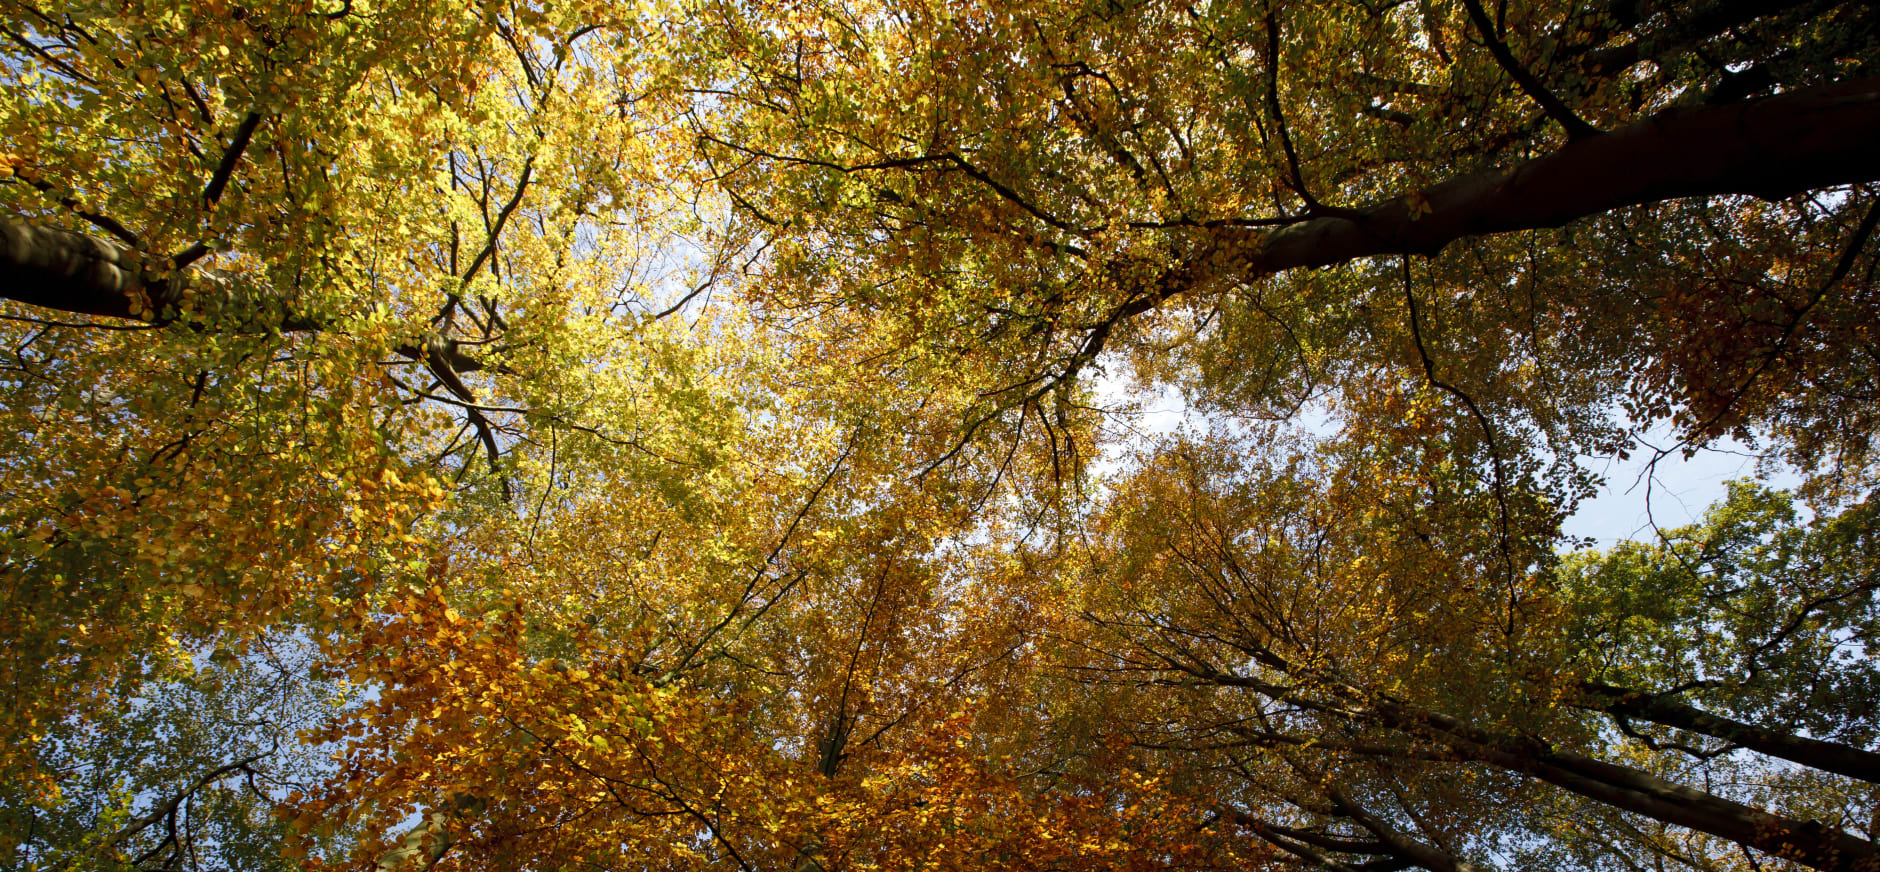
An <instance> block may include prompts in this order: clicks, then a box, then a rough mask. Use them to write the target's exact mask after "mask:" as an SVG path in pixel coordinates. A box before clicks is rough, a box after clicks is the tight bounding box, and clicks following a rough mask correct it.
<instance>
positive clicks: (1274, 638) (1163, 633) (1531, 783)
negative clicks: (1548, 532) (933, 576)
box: [1078, 445, 1880, 869]
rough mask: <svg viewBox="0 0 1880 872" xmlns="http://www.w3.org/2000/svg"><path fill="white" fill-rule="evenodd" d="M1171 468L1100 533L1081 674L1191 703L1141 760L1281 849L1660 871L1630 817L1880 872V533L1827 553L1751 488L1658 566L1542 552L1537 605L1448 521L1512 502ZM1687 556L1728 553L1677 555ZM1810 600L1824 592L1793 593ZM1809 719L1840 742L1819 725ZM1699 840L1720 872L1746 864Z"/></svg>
mask: <svg viewBox="0 0 1880 872" xmlns="http://www.w3.org/2000/svg"><path fill="white" fill-rule="evenodd" d="M1242 450H1244V448H1243V449H1242ZM1332 459H1333V458H1326V461H1331V460H1332ZM1294 462H1295V463H1300V461H1294ZM1160 463H1161V466H1162V468H1159V469H1153V468H1152V469H1147V470H1145V471H1144V472H1143V473H1142V474H1141V475H1140V476H1139V479H1138V482H1133V483H1132V486H1131V488H1130V490H1129V493H1128V496H1127V497H1126V498H1124V499H1122V500H1119V501H1118V502H1117V504H1116V508H1117V511H1118V515H1117V517H1116V518H1115V520H1114V521H1111V522H1109V523H1107V524H1105V525H1103V526H1102V527H1101V528H1100V529H1101V537H1100V538H1099V539H1098V540H1097V541H1098V543H1099V544H1098V545H1097V548H1096V549H1095V552H1096V553H1094V554H1093V555H1091V557H1090V558H1088V563H1087V564H1086V565H1087V566H1089V567H1090V569H1088V570H1086V572H1087V574H1088V581H1087V582H1086V590H1087V591H1088V592H1087V593H1085V594H1084V595H1083V596H1084V600H1083V601H1084V603H1085V608H1086V609H1087V610H1088V614H1089V616H1090V621H1091V625H1092V627H1093V629H1094V631H1095V632H1096V633H1097V634H1098V635H1097V637H1096V638H1095V639H1091V640H1078V641H1079V648H1080V649H1081V650H1086V651H1089V652H1092V653H1091V654H1088V655H1086V656H1083V657H1080V658H1079V661H1078V662H1079V663H1080V664H1081V665H1080V668H1081V669H1082V670H1083V671H1084V672H1085V673H1086V674H1089V675H1091V676H1093V677H1094V678H1095V679H1097V680H1101V681H1105V682H1122V683H1125V684H1132V683H1133V684H1141V685H1144V686H1149V687H1167V688H1169V690H1149V691H1143V692H1142V694H1143V695H1144V696H1146V697H1147V699H1139V700H1138V701H1136V702H1134V703H1133V704H1131V705H1130V706H1129V709H1130V710H1131V711H1135V712H1139V713H1141V714H1139V715H1137V717H1136V718H1135V720H1134V724H1133V726H1131V727H1129V729H1130V730H1131V732H1132V733H1133V735H1134V736H1135V737H1136V738H1135V741H1137V742H1139V743H1140V744H1143V745H1144V746H1146V747H1152V748H1156V749H1158V750H1159V751H1160V752H1161V753H1163V754H1165V755H1168V756H1170V757H1172V758H1174V762H1172V763H1170V764H1168V765H1174V766H1180V767H1184V768H1194V769H1198V770H1199V772H1198V774H1197V776H1196V777H1197V778H1199V779H1202V780H1201V784H1203V785H1207V787H1205V788H1204V789H1205V790H1207V791H1208V795H1212V796H1214V797H1216V801H1217V802H1218V803H1219V804H1220V805H1221V807H1222V813H1223V814H1224V815H1227V816H1228V818H1229V819H1230V820H1233V821H1235V822H1238V823H1241V824H1243V825H1246V826H1248V827H1249V828H1250V829H1252V830H1253V832H1254V833H1256V834H1257V835H1259V836H1261V837H1262V838H1265V839H1267V840H1269V841H1271V842H1273V843H1274V844H1275V845H1278V846H1280V847H1282V848H1284V849H1287V850H1292V851H1294V852H1295V853H1297V854H1299V855H1300V856H1302V857H1307V858H1310V857H1313V856H1314V855H1315V854H1328V853H1329V854H1331V855H1333V856H1338V855H1354V854H1355V855H1359V856H1364V855H1376V856H1380V857H1383V858H1387V859H1388V858H1394V859H1395V860H1398V861H1402V862H1406V863H1409V864H1411V865H1415V866H1418V867H1423V868H1465V867H1466V866H1467V865H1468V863H1469V862H1470V861H1474V862H1477V863H1480V862H1483V861H1484V859H1485V858H1486V857H1489V856H1494V855H1496V854H1501V853H1504V852H1507V851H1509V850H1510V849H1509V847H1508V846H1507V845H1505V844H1496V842H1495V841H1494V840H1495V839H1511V840H1514V841H1519V840H1520V838H1522V837H1521V836H1519V835H1518V834H1520V833H1522V832H1523V831H1526V832H1527V833H1528V835H1527V836H1526V838H1529V839H1532V838H1535V837H1541V838H1546V837H1549V836H1553V837H1560V836H1566V837H1568V838H1570V839H1572V840H1573V843H1575V844H1577V843H1580V842H1581V841H1582V840H1587V839H1588V838H1589V834H1593V833H1600V834H1602V835H1604V836H1605V837H1606V838H1608V839H1611V840H1612V841H1613V842H1615V843H1617V845H1618V847H1617V848H1616V849H1613V853H1618V854H1621V855H1623V854H1626V853H1632V854H1635V855H1649V853H1650V852H1652V851H1653V850H1658V849H1657V848H1655V847H1654V844H1653V842H1652V840H1651V839H1648V838H1645V837H1644V836H1641V835H1637V834H1636V832H1634V833H1633V834H1627V829H1634V830H1635V828H1636V826H1637V825H1636V824H1628V825H1626V828H1621V829H1617V833H1618V834H1619V835H1616V836H1615V835H1612V834H1613V833H1614V832H1615V828H1614V826H1613V825H1612V824H1611V823H1610V822H1609V820H1608V818H1609V817H1610V816H1611V815H1610V812H1611V811H1614V810H1617V811H1623V812H1626V813H1629V815H1631V816H1635V817H1634V818H1633V820H1639V819H1643V820H1644V821H1646V822H1648V823H1657V824H1660V825H1662V824H1669V825H1673V826H1676V827H1681V828H1688V829H1689V830H1693V831H1696V832H1697V833H1701V834H1708V835H1710V836H1715V837H1718V838H1720V839H1722V840H1726V841H1727V842H1735V843H1737V844H1740V845H1743V846H1745V847H1753V848H1757V849H1759V850H1761V851H1763V852H1766V853H1767V854H1768V855H1771V856H1775V857H1780V858H1786V859H1789V860H1793V861H1796V862H1798V863H1800V864H1802V865H1805V866H1809V867H1813V868H1824V869H1861V868H1868V867H1870V866H1871V865H1872V864H1873V863H1874V862H1875V860H1874V857H1875V856H1876V849H1875V848H1874V846H1873V844H1872V843H1871V842H1870V841H1868V840H1867V839H1863V838H1859V837H1857V836H1855V835H1853V834H1852V833H1850V832H1849V830H1853V831H1856V832H1860V831H1866V834H1867V836H1868V838H1871V828H1870V826H1869V824H1868V820H1867V815H1868V813H1869V812H1870V810H1871V808H1870V803H1871V801H1872V796H1873V791H1874V785H1875V784H1876V783H1880V782H1876V779H1880V766H1876V765H1875V764H1876V763H1880V757H1877V756H1876V755H1875V754H1874V753H1873V752H1872V751H1870V750H1867V748H1868V747H1869V746H1870V745H1871V738H1870V736H1869V734H1868V733H1867V732H1865V730H1866V729H1867V728H1865V727H1863V726H1862V724H1863V723H1864V720H1865V715H1864V714H1862V712H1864V710H1865V709H1866V707H1867V703H1866V700H1867V696H1866V695H1864V694H1863V693H1862V692H1861V688H1863V687H1864V686H1865V683H1866V681H1867V680H1869V679H1868V676H1867V672H1868V664H1867V662H1866V661H1865V659H1864V656H1863V655H1861V654H1859V653H1855V652H1853V651H1851V650H1850V647H1859V646H1862V645H1864V642H1863V641H1862V640H1864V639H1866V638H1868V637H1870V636H1871V633H1872V631H1871V629H1870V628H1868V624H1869V623H1870V622H1871V620H1872V618H1873V615H1874V610H1875V607H1876V601H1875V598H1874V596H1873V567H1872V554H1871V549H1867V548H1862V547H1860V546H1859V545H1857V544H1854V543H1857V542H1858V541H1860V539H1861V538H1862V537H1864V536H1866V535H1870V534H1869V533H1867V532H1863V531H1865V530H1866V529H1867V527H1868V526H1869V525H1870V523H1871V522H1870V520H1869V512H1868V511H1867V507H1866V506H1864V505H1863V506H1862V507H1860V508H1858V509H1853V510H1850V511H1848V512H1846V513H1843V514H1841V515H1839V516H1836V517H1834V518H1833V519H1825V518H1824V519H1820V520H1818V521H1817V522H1816V524H1815V525H1813V528H1812V529H1810V530H1808V531H1807V532H1806V533H1804V532H1803V531H1801V530H1798V529H1796V528H1794V527H1793V526H1791V524H1792V520H1789V521H1787V522H1785V518H1784V517H1783V514H1782V512H1781V508H1782V507H1783V505H1784V504H1783V503H1781V502H1779V501H1778V500H1776V499H1775V498H1773V497H1771V496H1770V495H1769V494H1767V493H1766V492H1757V491H1752V490H1749V489H1746V488H1739V489H1738V490H1737V491H1736V493H1735V494H1734V495H1733V498H1732V500H1731V501H1730V502H1729V503H1727V504H1724V505H1720V506H1719V507H1717V508H1716V509H1714V510H1713V512H1712V514H1711V516H1710V518H1709V519H1708V521H1707V523H1706V524H1705V525H1704V527H1703V528H1702V529H1701V530H1700V529H1691V530H1680V531H1673V532H1672V533H1671V534H1670V537H1671V542H1672V544H1671V545H1668V546H1666V547H1665V551H1664V552H1661V553H1662V556H1660V557H1658V559H1656V560H1652V559H1650V558H1647V559H1645V560H1640V559H1639V558H1640V557H1642V556H1643V554H1642V553H1641V552H1644V551H1645V549H1643V548H1639V547H1637V546H1622V547H1621V549H1620V550H1619V551H1617V552H1615V553H1614V554H1612V555H1609V556H1605V557H1603V558H1597V559H1595V558H1590V557H1588V556H1584V555H1582V556H1580V557H1579V558H1578V559H1577V560H1576V561H1575V562H1573V563H1571V564H1569V566H1568V567H1566V568H1565V569H1564V571H1562V570H1561V568H1559V567H1557V566H1556V565H1554V564H1555V561H1552V560H1550V559H1548V558H1547V557H1545V556H1544V555H1537V556H1534V557H1532V558H1530V560H1529V561H1528V565H1530V566H1532V567H1533V568H1532V569H1530V570H1528V571H1527V572H1524V573H1523V574H1522V575H1521V576H1517V577H1515V578H1512V579H1510V578H1508V577H1506V576H1503V575H1501V573H1500V569H1501V566H1500V563H1501V561H1500V555H1498V554H1496V553H1495V550H1496V549H1495V544H1494V542H1493V537H1492V536H1491V537H1481V536H1480V535H1479V534H1478V535H1477V536H1476V537H1475V541H1473V542H1471V541H1470V539H1469V538H1468V537H1465V536H1460V535H1457V533H1456V531H1455V528H1454V525H1453V524H1449V523H1444V522H1443V520H1442V518H1441V515H1442V514H1443V513H1445V512H1447V511H1453V510H1454V509H1455V506H1456V504H1457V503H1464V502H1466V501H1467V500H1468V498H1469V497H1471V496H1473V498H1474V500H1475V501H1477V503H1478V505H1479V504H1480V501H1482V500H1484V499H1485V498H1486V495H1485V494H1482V493H1480V492H1477V493H1476V494H1473V495H1471V494H1468V493H1467V492H1466V491H1464V492H1463V493H1460V494H1456V493H1453V492H1451V493H1443V491H1445V490H1447V489H1448V488H1450V487H1453V486H1454V482H1453V481H1444V480H1443V473H1442V472H1441V471H1440V470H1432V469H1430V468H1429V467H1420V466H1419V464H1417V463H1415V462H1414V461H1409V462H1405V463H1399V464H1394V465H1393V466H1391V467H1390V468H1389V470H1388V473H1389V474H1392V475H1407V476H1410V477H1411V478H1410V483H1409V484H1408V485H1405V484H1396V485H1393V484H1391V483H1388V482H1379V481H1377V480H1376V479H1374V478H1372V477H1371V476H1373V475H1376V474H1378V473H1379V472H1383V470H1377V469H1376V468H1375V467H1371V468H1367V467H1366V466H1363V465H1357V464H1352V465H1349V466H1347V465H1344V464H1337V463H1332V462H1322V464H1321V465H1320V466H1318V467H1317V468H1316V469H1303V468H1300V467H1298V466H1294V467H1282V468H1274V467H1271V466H1267V465H1265V464H1258V463H1254V464H1249V463H1245V462H1242V461H1241V460H1239V458H1238V457H1237V456H1236V454H1235V453H1232V452H1230V451H1228V450H1224V446H1205V445H1201V446H1179V447H1176V448H1175V449H1173V450H1171V451H1170V452H1169V453H1168V454H1167V455H1166V456H1165V457H1164V458H1162V459H1161V460H1160ZM1314 480H1322V482H1323V483H1320V484H1306V483H1304V482H1309V481H1314ZM1426 488H1431V489H1435V490H1437V491H1438V493H1439V494H1441V496H1438V497H1436V498H1434V499H1432V498H1431V497H1428V496H1426V495H1425V493H1420V491H1425V489H1426ZM1457 497H1461V499H1458V498H1457ZM1687 542H1688V543H1692V546H1693V551H1694V550H1695V549H1699V548H1701V549H1702V551H1701V553H1702V555H1703V556H1702V557H1701V558H1694V555H1693V551H1685V553H1684V554H1683V555H1678V554H1677V552H1678V551H1684V550H1685V549H1684V548H1683V547H1682V546H1683V545H1684V544H1685V543H1687ZM1698 543H1701V544H1698ZM1777 552H1780V553H1781V554H1782V556H1781V557H1776V556H1775V555H1776V553H1777ZM1646 553H1649V552H1646ZM1680 556H1682V557H1683V559H1682V560H1680ZM1642 566H1652V567H1653V568H1654V569H1655V570H1656V571H1658V572H1663V573H1666V574H1667V575H1670V576H1679V577H1680V578H1679V580H1680V581H1682V582H1683V589H1684V590H1687V591H1689V593H1685V594H1682V595H1681V594H1680V593H1679V587H1678V586H1675V585H1673V584H1671V583H1669V580H1668V579H1666V578H1664V577H1662V576H1661V577H1659V578H1657V579H1652V580H1647V577H1645V576H1644V575H1643V573H1642V572H1641V571H1640V570H1641V568H1642ZM1646 571H1650V570H1646ZM1798 577H1805V578H1806V581H1802V582H1799V584H1798ZM1784 584H1797V585H1798V586H1800V587H1803V588H1805V589H1806V590H1807V591H1808V593H1807V594H1802V593H1800V592H1790V593H1788V594H1776V593H1774V592H1773V591H1774V589H1775V588H1777V587H1780V586H1782V585H1784ZM1695 585H1702V586H1703V587H1704V588H1706V590H1704V591H1703V592H1701V593H1700V592H1699V591H1697V590H1693V589H1692V587H1693V586H1695ZM1608 622H1622V623H1625V624H1628V625H1632V626H1631V627H1630V628H1629V629H1627V630H1615V629H1613V628H1612V627H1611V626H1609V625H1608ZM1706 634H1717V636H1718V637H1713V638H1708V639H1707V638H1705V637H1706ZM1719 637H1720V638H1719ZM1726 640H1728V641H1726ZM1777 662H1780V663H1781V664H1782V665H1781V666H1776V665H1775V664H1776V663H1777ZM1164 695H1166V696H1168V697H1171V698H1169V699H1157V697H1159V696H1164ZM1798 697H1799V699H1798ZM1802 699H1806V700H1808V701H1807V702H1806V703H1804V702H1802V701H1801V700H1802ZM1802 711H1808V712H1811V713H1813V712H1819V715H1818V716H1813V717H1814V719H1812V720H1810V721H1808V722H1806V726H1804V725H1803V724H1802V723H1801V722H1799V721H1798V720H1797V718H1798V717H1799V716H1800V714H1799V713H1800V712H1802ZM1785 713H1786V714H1785ZM1608 719H1609V720H1608ZM1745 750H1747V751H1754V752H1755V755H1749V754H1742V753H1739V752H1742V751H1745ZM1756 755H1766V756H1763V757H1760V758H1759V757H1757V756H1756ZM1769 758H1779V759H1780V760H1783V761H1787V762H1788V763H1789V764H1794V765H1788V766H1782V765H1771V762H1768V761H1769ZM1759 760H1760V761H1764V762H1759ZM1432 766H1443V767H1444V768H1443V769H1439V770H1432ZM1223 782H1224V783H1223ZM1461 785H1466V787H1462V786H1461ZM1542 785H1545V786H1547V787H1551V788H1554V789H1555V792H1551V793H1550V792H1546V791H1545V790H1544V789H1543V788H1542ZM1726 785H1727V786H1726ZM1465 791H1466V792H1465ZM1537 792H1539V794H1540V795H1539V796H1538V797H1537V796H1536V795H1535V794H1536V793H1537ZM1275 795H1277V796H1278V797H1280V798H1282V799H1283V800H1284V802H1285V803H1286V805H1285V806H1282V809H1283V810H1282V811H1280V812H1277V813H1276V812H1273V811H1270V810H1269V808H1268V807H1267V806H1266V805H1265V804H1266V803H1270V802H1271V801H1272V800H1271V797H1272V796H1275ZM1504 803H1519V804H1522V805H1527V804H1540V805H1544V806H1547V807H1550V814H1549V816H1550V817H1552V818H1553V819H1552V820H1546V819H1542V820H1539V821H1534V820H1527V821H1524V820H1522V819H1521V818H1520V817H1518V816H1514V815H1511V814H1510V812H1509V811H1508V810H1507V808H1506V806H1505V805H1503V804H1504ZM1602 806H1603V808H1602ZM1328 840H1329V841H1328ZM1684 841H1685V842H1686V844H1685V845H1684V846H1683V848H1682V851H1683V853H1684V855H1685V858H1686V859H1685V862H1687V863H1690V864H1691V865H1693V866H1695V867H1697V868H1709V867H1710V865H1712V864H1717V863H1727V862H1728V858H1729V856H1730V855H1731V854H1732V853H1734V849H1732V848H1730V847H1728V846H1727V845H1725V846H1718V845H1716V844H1714V843H1712V844H1706V843H1705V842H1704V840H1702V839H1701V838H1699V839H1697V840H1694V841H1693V840H1689V839H1685V840H1684ZM1333 843H1336V844H1333ZM1590 853H1591V854H1592V856H1594V857H1597V856H1598V855H1599V853H1601V852H1599V851H1592V852H1590ZM1689 858H1695V859H1689ZM1554 859H1555V861H1556V862H1558V861H1559V859H1560V858H1557V857H1556V858H1554ZM1350 862H1352V863H1354V864H1355V863H1357V862H1360V861H1355V860H1354V861H1350Z"/></svg>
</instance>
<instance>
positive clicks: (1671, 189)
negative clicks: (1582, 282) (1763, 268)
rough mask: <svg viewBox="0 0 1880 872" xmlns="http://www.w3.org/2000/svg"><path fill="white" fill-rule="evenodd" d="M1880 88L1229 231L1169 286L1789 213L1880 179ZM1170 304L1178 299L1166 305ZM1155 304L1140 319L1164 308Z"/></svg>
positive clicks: (1744, 111)
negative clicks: (1772, 205) (1637, 222)
mask: <svg viewBox="0 0 1880 872" xmlns="http://www.w3.org/2000/svg"><path fill="white" fill-rule="evenodd" d="M1875 141H1880V79H1859V80H1855V81H1850V82H1841V83H1838V84H1834V85H1824V86H1821V87H1816V88H1804V89H1801V90H1797V91H1791V92H1789V93H1786V94H1781V95H1777V96H1774V97H1767V98H1763V99H1758V100H1750V101H1746V102H1743V103H1736V104H1731V105H1727V106H1707V107H1696V108H1683V109H1672V110H1667V111H1665V112H1661V113H1659V114H1657V115H1653V116H1651V117H1650V118H1647V119H1645V120H1643V121H1639V122H1637V123H1634V124H1630V125H1627V126H1625V127H1622V128H1619V129H1617V130H1614V131H1612V132H1610V133H1607V134H1605V135H1602V136H1595V137H1589V138H1587V139H1583V140H1578V141H1575V142H1570V143H1568V144H1567V145H1565V146H1562V147H1561V148H1560V149H1559V150H1558V151H1555V152H1553V153H1552V154H1548V155H1544V156H1542V157H1539V158H1535V159H1534V160H1531V161H1528V162H1527V163H1524V164H1522V165H1520V166H1518V167H1515V168H1514V169H1512V170H1509V171H1507V172H1490V173H1481V174H1477V175H1470V176H1464V177H1461V178H1457V179H1452V180H1450V181H1447V182H1443V183H1441V184H1438V185H1436V186H1434V187H1431V188H1428V189H1426V190H1423V191H1419V192H1416V193H1413V194H1406V195H1403V196H1401V197H1397V198H1395V199H1392V200H1388V201H1385V202H1383V203H1379V204H1377V205H1375V206H1372V207H1370V208H1368V209H1364V210H1362V211H1361V212H1360V213H1359V215H1358V217H1355V218H1343V217H1339V218H1316V219H1313V220H1310V221H1304V222H1300V223H1299V224H1295V225H1293V226H1291V227H1286V228H1283V229H1280V230H1275V231H1272V232H1265V233H1263V232H1260V231H1257V230H1248V229H1243V228H1232V227H1229V228H1221V229H1218V230H1216V231H1214V232H1213V234H1212V235H1211V239H1210V244H1208V245H1205V246H1203V250H1202V251H1201V252H1198V254H1199V262H1193V263H1190V264H1187V265H1185V266H1184V267H1182V268H1181V270H1180V271H1179V272H1181V273H1185V275H1174V276H1171V277H1170V280H1169V281H1168V282H1165V284H1177V285H1186V284H1192V283H1195V282H1199V281H1201V280H1203V279H1204V278H1208V277H1211V276H1213V275H1216V274H1218V273H1219V272H1220V271H1222V270H1223V269H1224V271H1225V273H1226V274H1227V275H1229V276H1232V277H1234V278H1237V279H1240V280H1242V281H1249V282H1250V281H1254V280H1257V279H1259V278H1262V277H1264V276H1267V275H1271V274H1273V273H1277V272H1281V271H1283V270H1288V269H1296V268H1299V267H1322V266H1332V265H1334V264H1340V263H1346V262H1349V261H1352V260H1357V259H1359V258H1364V257H1375V256H1377V255H1387V254H1426V255H1427V254H1435V253H1436V252H1438V251H1440V250H1442V248H1443V247H1444V246H1446V245H1448V244H1449V243H1451V242H1455V241H1456V240H1458V239H1463V238H1466V237H1470V236H1485V235H1492V234H1498V233H1512V232H1515V231H1521V230H1534V229H1539V228H1544V227H1559V226H1562V225H1565V224H1568V223H1570V222H1572V221H1576V220H1579V219H1582V218H1587V217H1590V216H1593V215H1599V214H1603V213H1606V212H1610V211H1613V210H1616V209H1623V208H1627V207H1630V206H1640V205H1645V204H1649V203H1657V202H1662V201H1665V200H1673V199H1680V198H1686V197H1708V196H1719V195H1726V194H1747V195H1750V196H1755V197H1761V198H1764V199H1780V198H1782V197H1787V196H1790V195H1793V194H1796V193H1800V192H1802V191H1809V190H1815V189H1819V188H1827V187H1834V186H1838V185H1851V184H1857V183H1861V182H1869V181H1874V180H1876V179H1880V161H1876V160H1874V158H1873V143H1874V142H1875ZM1158 296H1166V294H1163V295H1158ZM1156 302H1160V300H1159V299H1155V300H1154V301H1153V302H1152V301H1151V298H1145V299H1144V300H1143V301H1142V302H1141V303H1139V304H1137V305H1136V306H1133V307H1131V308H1132V309H1133V310H1134V311H1132V312H1129V313H1128V314H1136V313H1139V312H1142V311H1147V310H1148V309H1151V308H1154V306H1155V303H1156Z"/></svg>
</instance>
